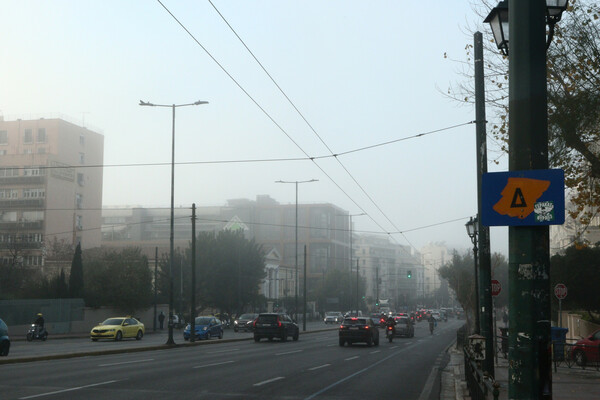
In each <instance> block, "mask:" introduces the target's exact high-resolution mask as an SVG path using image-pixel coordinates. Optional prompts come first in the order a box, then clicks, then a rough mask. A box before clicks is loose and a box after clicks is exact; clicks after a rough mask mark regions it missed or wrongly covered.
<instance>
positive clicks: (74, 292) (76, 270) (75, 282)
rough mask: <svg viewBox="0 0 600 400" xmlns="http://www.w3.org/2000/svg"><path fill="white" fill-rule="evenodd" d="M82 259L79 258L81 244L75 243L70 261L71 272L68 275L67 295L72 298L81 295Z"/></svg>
mask: <svg viewBox="0 0 600 400" xmlns="http://www.w3.org/2000/svg"><path fill="white" fill-rule="evenodd" d="M83 288H84V285H83V261H82V260H81V244H80V243H77V247H76V248H75V254H74V255H73V261H72V262H71V274H70V275H69V295H70V297H72V298H80V297H83V293H84V290H83Z"/></svg>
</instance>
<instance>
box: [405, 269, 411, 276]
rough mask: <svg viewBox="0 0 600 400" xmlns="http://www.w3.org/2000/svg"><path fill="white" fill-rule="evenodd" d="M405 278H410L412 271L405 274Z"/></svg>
mask: <svg viewBox="0 0 600 400" xmlns="http://www.w3.org/2000/svg"><path fill="white" fill-rule="evenodd" d="M406 277H407V278H412V271H411V270H410V269H409V270H408V271H407V272H406Z"/></svg>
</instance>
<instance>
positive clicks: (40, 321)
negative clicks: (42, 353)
mask: <svg viewBox="0 0 600 400" xmlns="http://www.w3.org/2000/svg"><path fill="white" fill-rule="evenodd" d="M33 323H34V325H35V326H36V329H37V333H38V334H40V335H41V334H42V333H43V332H44V316H43V315H42V313H37V315H36V319H35V321H33Z"/></svg>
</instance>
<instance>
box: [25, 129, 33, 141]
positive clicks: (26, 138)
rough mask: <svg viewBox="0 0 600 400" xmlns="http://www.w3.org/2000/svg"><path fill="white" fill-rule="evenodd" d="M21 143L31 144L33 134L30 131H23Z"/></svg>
mask: <svg viewBox="0 0 600 400" xmlns="http://www.w3.org/2000/svg"><path fill="white" fill-rule="evenodd" d="M23 143H33V132H32V131H31V129H25V136H24V137H23Z"/></svg>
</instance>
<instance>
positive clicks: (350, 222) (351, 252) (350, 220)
mask: <svg viewBox="0 0 600 400" xmlns="http://www.w3.org/2000/svg"><path fill="white" fill-rule="evenodd" d="M337 215H338V216H340V217H348V223H349V224H350V226H349V228H350V229H349V230H350V269H349V270H348V272H349V276H350V281H349V282H350V291H349V292H348V293H352V255H353V254H354V253H353V251H352V242H353V240H352V217H360V216H362V215H367V214H366V213H360V214H337ZM357 279H358V275H357ZM356 287H357V288H358V284H357V285H356ZM356 296H358V291H357V292H356ZM376 300H377V301H379V299H376ZM356 307H358V303H357V304H356ZM356 315H358V308H357V309H356Z"/></svg>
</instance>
